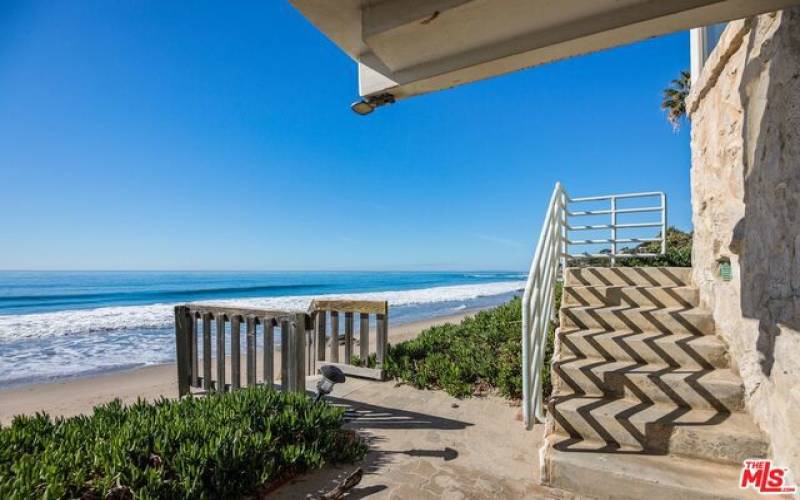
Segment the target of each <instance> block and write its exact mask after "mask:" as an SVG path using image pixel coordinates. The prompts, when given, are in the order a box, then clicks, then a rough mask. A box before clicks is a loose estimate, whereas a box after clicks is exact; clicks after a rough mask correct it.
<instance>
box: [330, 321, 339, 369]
mask: <svg viewBox="0 0 800 500" xmlns="http://www.w3.org/2000/svg"><path fill="white" fill-rule="evenodd" d="M338 362H339V311H331V363H338Z"/></svg>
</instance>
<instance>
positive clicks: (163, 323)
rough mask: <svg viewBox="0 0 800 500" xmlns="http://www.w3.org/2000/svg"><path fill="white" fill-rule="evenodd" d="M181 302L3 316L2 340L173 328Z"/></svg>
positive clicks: (374, 295)
mask: <svg viewBox="0 0 800 500" xmlns="http://www.w3.org/2000/svg"><path fill="white" fill-rule="evenodd" d="M523 286H524V282H522V281H504V282H499V283H485V284H473V285H455V286H441V287H434V288H423V289H417V290H399V291H387V292H369V293H351V294H335V295H325V297H326V298H342V299H361V300H367V299H369V300H387V301H389V304H390V305H391V306H395V307H397V306H409V305H415V304H433V303H436V302H449V301H468V300H471V299H476V298H479V297H486V296H492V295H501V294H507V293H512V292H515V291H517V290H520V289H521V288H522V287H523ZM318 297H321V295H314V296H311V295H295V296H287V297H265V298H248V299H230V300H217V301H203V303H206V304H220V305H234V304H235V305H237V306H240V307H252V308H265V309H279V310H305V309H306V308H307V307H308V304H309V303H310V301H311V299H313V298H318ZM174 305H175V304H153V305H145V306H121V307H101V308H97V309H79V310H68V311H58V312H49V313H38V314H18V315H8V316H0V341H10V340H18V339H33V338H43V337H53V336H69V335H78V334H86V333H91V332H108V331H113V330H132V329H137V330H139V329H158V328H168V327H170V326H171V325H172V322H173V307H174Z"/></svg>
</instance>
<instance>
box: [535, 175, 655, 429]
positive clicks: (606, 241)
mask: <svg viewBox="0 0 800 500" xmlns="http://www.w3.org/2000/svg"><path fill="white" fill-rule="evenodd" d="M653 198H657V199H658V200H659V201H658V204H657V205H650V204H648V205H645V206H642V207H627V208H620V207H619V206H618V204H617V202H618V201H619V200H630V199H644V200H645V201H644V202H643V203H652V202H650V201H648V200H649V199H653ZM604 201H607V202H608V203H609V206H608V208H600V209H592V210H590V209H584V210H575V209H574V207H575V205H576V204H582V203H583V204H585V203H592V202H594V203H597V202H604ZM654 212H657V213H658V214H659V217H658V219H657V220H644V221H636V222H627V223H622V222H620V220H619V215H620V214H623V215H624V214H652V213H654ZM597 216H601V217H605V216H608V218H609V220H608V222H606V223H602V224H597V223H585V224H574V223H573V220H574V219H575V218H579V217H597ZM648 228H653V229H655V228H658V229H660V231H659V232H658V234H657V235H652V236H650V235H632V234H630V231H631V230H644V229H648ZM581 231H608V236H607V237H600V238H592V237H587V238H583V239H578V238H576V237H574V236H573V234H574V233H576V232H581ZM619 231H626V232H627V233H628V234H627V236H625V237H620V234H619ZM666 233H667V197H666V195H665V194H664V193H661V192H649V193H627V194H612V195H605V196H587V197H582V198H570V197H569V196H568V195H567V193H566V191H565V190H564V188H563V187H562V186H561V184H560V183H556V186H555V189H554V190H553V194H552V195H551V197H550V203H549V205H548V207H547V212H546V213H545V217H544V222H543V224H542V229H541V233H540V235H539V241H538V243H537V245H536V252H535V253H534V256H533V262H532V263H531V268H530V271H529V273H528V280H527V282H526V284H525V293H524V295H523V298H522V399H523V405H522V411H523V419H524V421H525V426H526V427H527V428H529V429H530V428H531V427H532V426H533V424H534V423H535V422H536V421H537V420H538V421H540V422H543V421H544V404H543V401H542V376H541V374H542V366H543V364H544V353H545V350H546V345H547V333H548V329H549V328H550V325H551V322H552V321H553V320H554V319H555V318H556V313H557V311H556V310H555V287H556V283H557V282H558V280H559V279H560V276H561V273H562V272H563V269H564V268H565V267H566V265H567V259H571V260H572V261H573V262H574V260H576V259H583V258H587V257H589V258H591V257H594V258H607V259H610V263H611V265H612V266H613V265H614V264H615V262H616V259H619V258H629V257H656V256H660V255H663V254H664V253H665V252H666V244H667V242H666ZM590 236H591V235H590ZM652 242H658V243H660V245H659V249H660V252H651V253H636V252H633V251H631V250H630V249H627V248H620V247H619V245H622V244H633V243H637V244H640V243H652ZM586 245H594V246H599V245H605V246H607V248H604V249H602V250H601V251H595V252H583V253H578V254H576V253H572V252H571V251H570V247H573V246H586Z"/></svg>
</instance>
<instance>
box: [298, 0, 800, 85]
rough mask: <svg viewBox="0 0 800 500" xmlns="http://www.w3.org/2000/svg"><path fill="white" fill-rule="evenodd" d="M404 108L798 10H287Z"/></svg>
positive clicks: (473, 3)
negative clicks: (621, 49) (437, 95)
mask: <svg viewBox="0 0 800 500" xmlns="http://www.w3.org/2000/svg"><path fill="white" fill-rule="evenodd" d="M289 1H290V2H291V3H292V4H293V5H294V6H295V7H296V8H297V9H298V10H299V11H300V12H301V13H303V15H305V16H306V18H308V20H309V21H311V23H313V24H314V25H315V26H316V27H317V28H318V29H319V30H320V31H322V32H323V33H324V34H325V35H326V36H328V37H329V38H330V39H331V40H332V41H333V42H334V43H336V44H337V45H338V46H339V47H340V48H341V49H342V50H344V51H345V52H346V53H347V54H348V55H350V57H352V58H353V59H354V60H355V61H357V62H358V63H359V93H360V94H361V95H362V96H372V95H378V94H384V93H390V94H392V95H393V96H394V97H395V98H397V99H401V98H404V97H410V96H413V95H417V94H422V93H426V92H432V91H435V90H440V89H444V88H449V87H453V86H456V85H461V84H464V83H469V82H473V81H476V80H481V79H484V78H489V77H492V76H496V75H501V74H505V73H508V72H511V71H516V70H519V69H522V68H528V67H532V66H537V65H540V64H544V63H548V62H552V61H555V60H559V59H564V58H567V57H572V56H577V55H581V54H586V53H589V52H593V51H597V50H602V49H606V48H609V47H614V46H618V45H624V44H627V43H631V42H636V41H639V40H643V39H646V38H651V37H654V36H658V35H663V34H666V33H672V32H675V31H681V30H686V29H689V28H694V27H699V26H706V25H709V24H714V23H717V22H721V21H729V20H732V19H739V18H742V17H747V16H751V15H755V14H761V13H764V12H769V11H773V10H778V9H781V8H784V7H787V6H790V5H795V4H800V0H289Z"/></svg>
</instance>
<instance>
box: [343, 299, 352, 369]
mask: <svg viewBox="0 0 800 500" xmlns="http://www.w3.org/2000/svg"><path fill="white" fill-rule="evenodd" d="M352 361H353V313H351V312H346V313H344V362H345V363H346V364H348V365H349V364H351V363H352Z"/></svg>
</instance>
